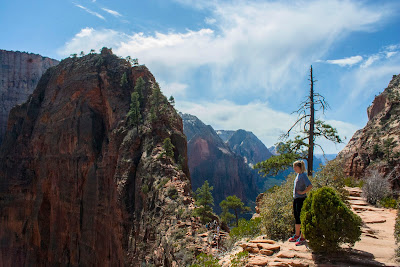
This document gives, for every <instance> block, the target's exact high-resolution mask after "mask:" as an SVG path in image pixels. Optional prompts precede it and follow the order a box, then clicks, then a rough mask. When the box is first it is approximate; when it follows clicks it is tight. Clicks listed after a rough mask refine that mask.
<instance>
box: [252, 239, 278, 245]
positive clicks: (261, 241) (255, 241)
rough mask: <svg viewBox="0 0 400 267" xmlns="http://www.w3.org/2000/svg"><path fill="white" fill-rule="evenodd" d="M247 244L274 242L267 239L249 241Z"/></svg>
mask: <svg viewBox="0 0 400 267" xmlns="http://www.w3.org/2000/svg"><path fill="white" fill-rule="evenodd" d="M249 243H267V244H275V243H276V242H275V241H274V240H269V239H254V240H250V241H249Z"/></svg>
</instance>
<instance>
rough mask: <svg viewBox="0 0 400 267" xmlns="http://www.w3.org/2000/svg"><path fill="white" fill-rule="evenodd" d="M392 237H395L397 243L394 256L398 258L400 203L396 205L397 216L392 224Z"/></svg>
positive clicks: (399, 248)
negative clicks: (393, 224)
mask: <svg viewBox="0 0 400 267" xmlns="http://www.w3.org/2000/svg"><path fill="white" fill-rule="evenodd" d="M394 238H395V239H396V243H397V245H398V247H397V249H396V257H397V259H398V260H400V246H399V243H400V204H398V205H397V217H396V224H395V226H394Z"/></svg>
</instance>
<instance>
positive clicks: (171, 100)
mask: <svg viewBox="0 0 400 267" xmlns="http://www.w3.org/2000/svg"><path fill="white" fill-rule="evenodd" d="M168 101H169V103H170V104H171V105H172V106H175V98H174V97H173V96H172V95H171V96H170V97H169V99H168Z"/></svg>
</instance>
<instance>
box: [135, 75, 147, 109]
mask: <svg viewBox="0 0 400 267" xmlns="http://www.w3.org/2000/svg"><path fill="white" fill-rule="evenodd" d="M145 85H146V82H145V81H144V80H143V78H142V77H139V78H137V79H136V84H135V88H134V91H135V92H137V93H138V94H139V101H140V103H143V91H144V89H145Z"/></svg>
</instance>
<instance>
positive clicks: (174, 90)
mask: <svg viewBox="0 0 400 267" xmlns="http://www.w3.org/2000/svg"><path fill="white" fill-rule="evenodd" d="M159 84H160V87H161V91H162V92H163V94H164V95H165V96H167V97H169V96H171V95H172V96H174V97H176V96H185V94H186V89H187V88H188V85H187V84H184V83H177V82H173V83H166V82H164V81H160V82H159Z"/></svg>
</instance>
